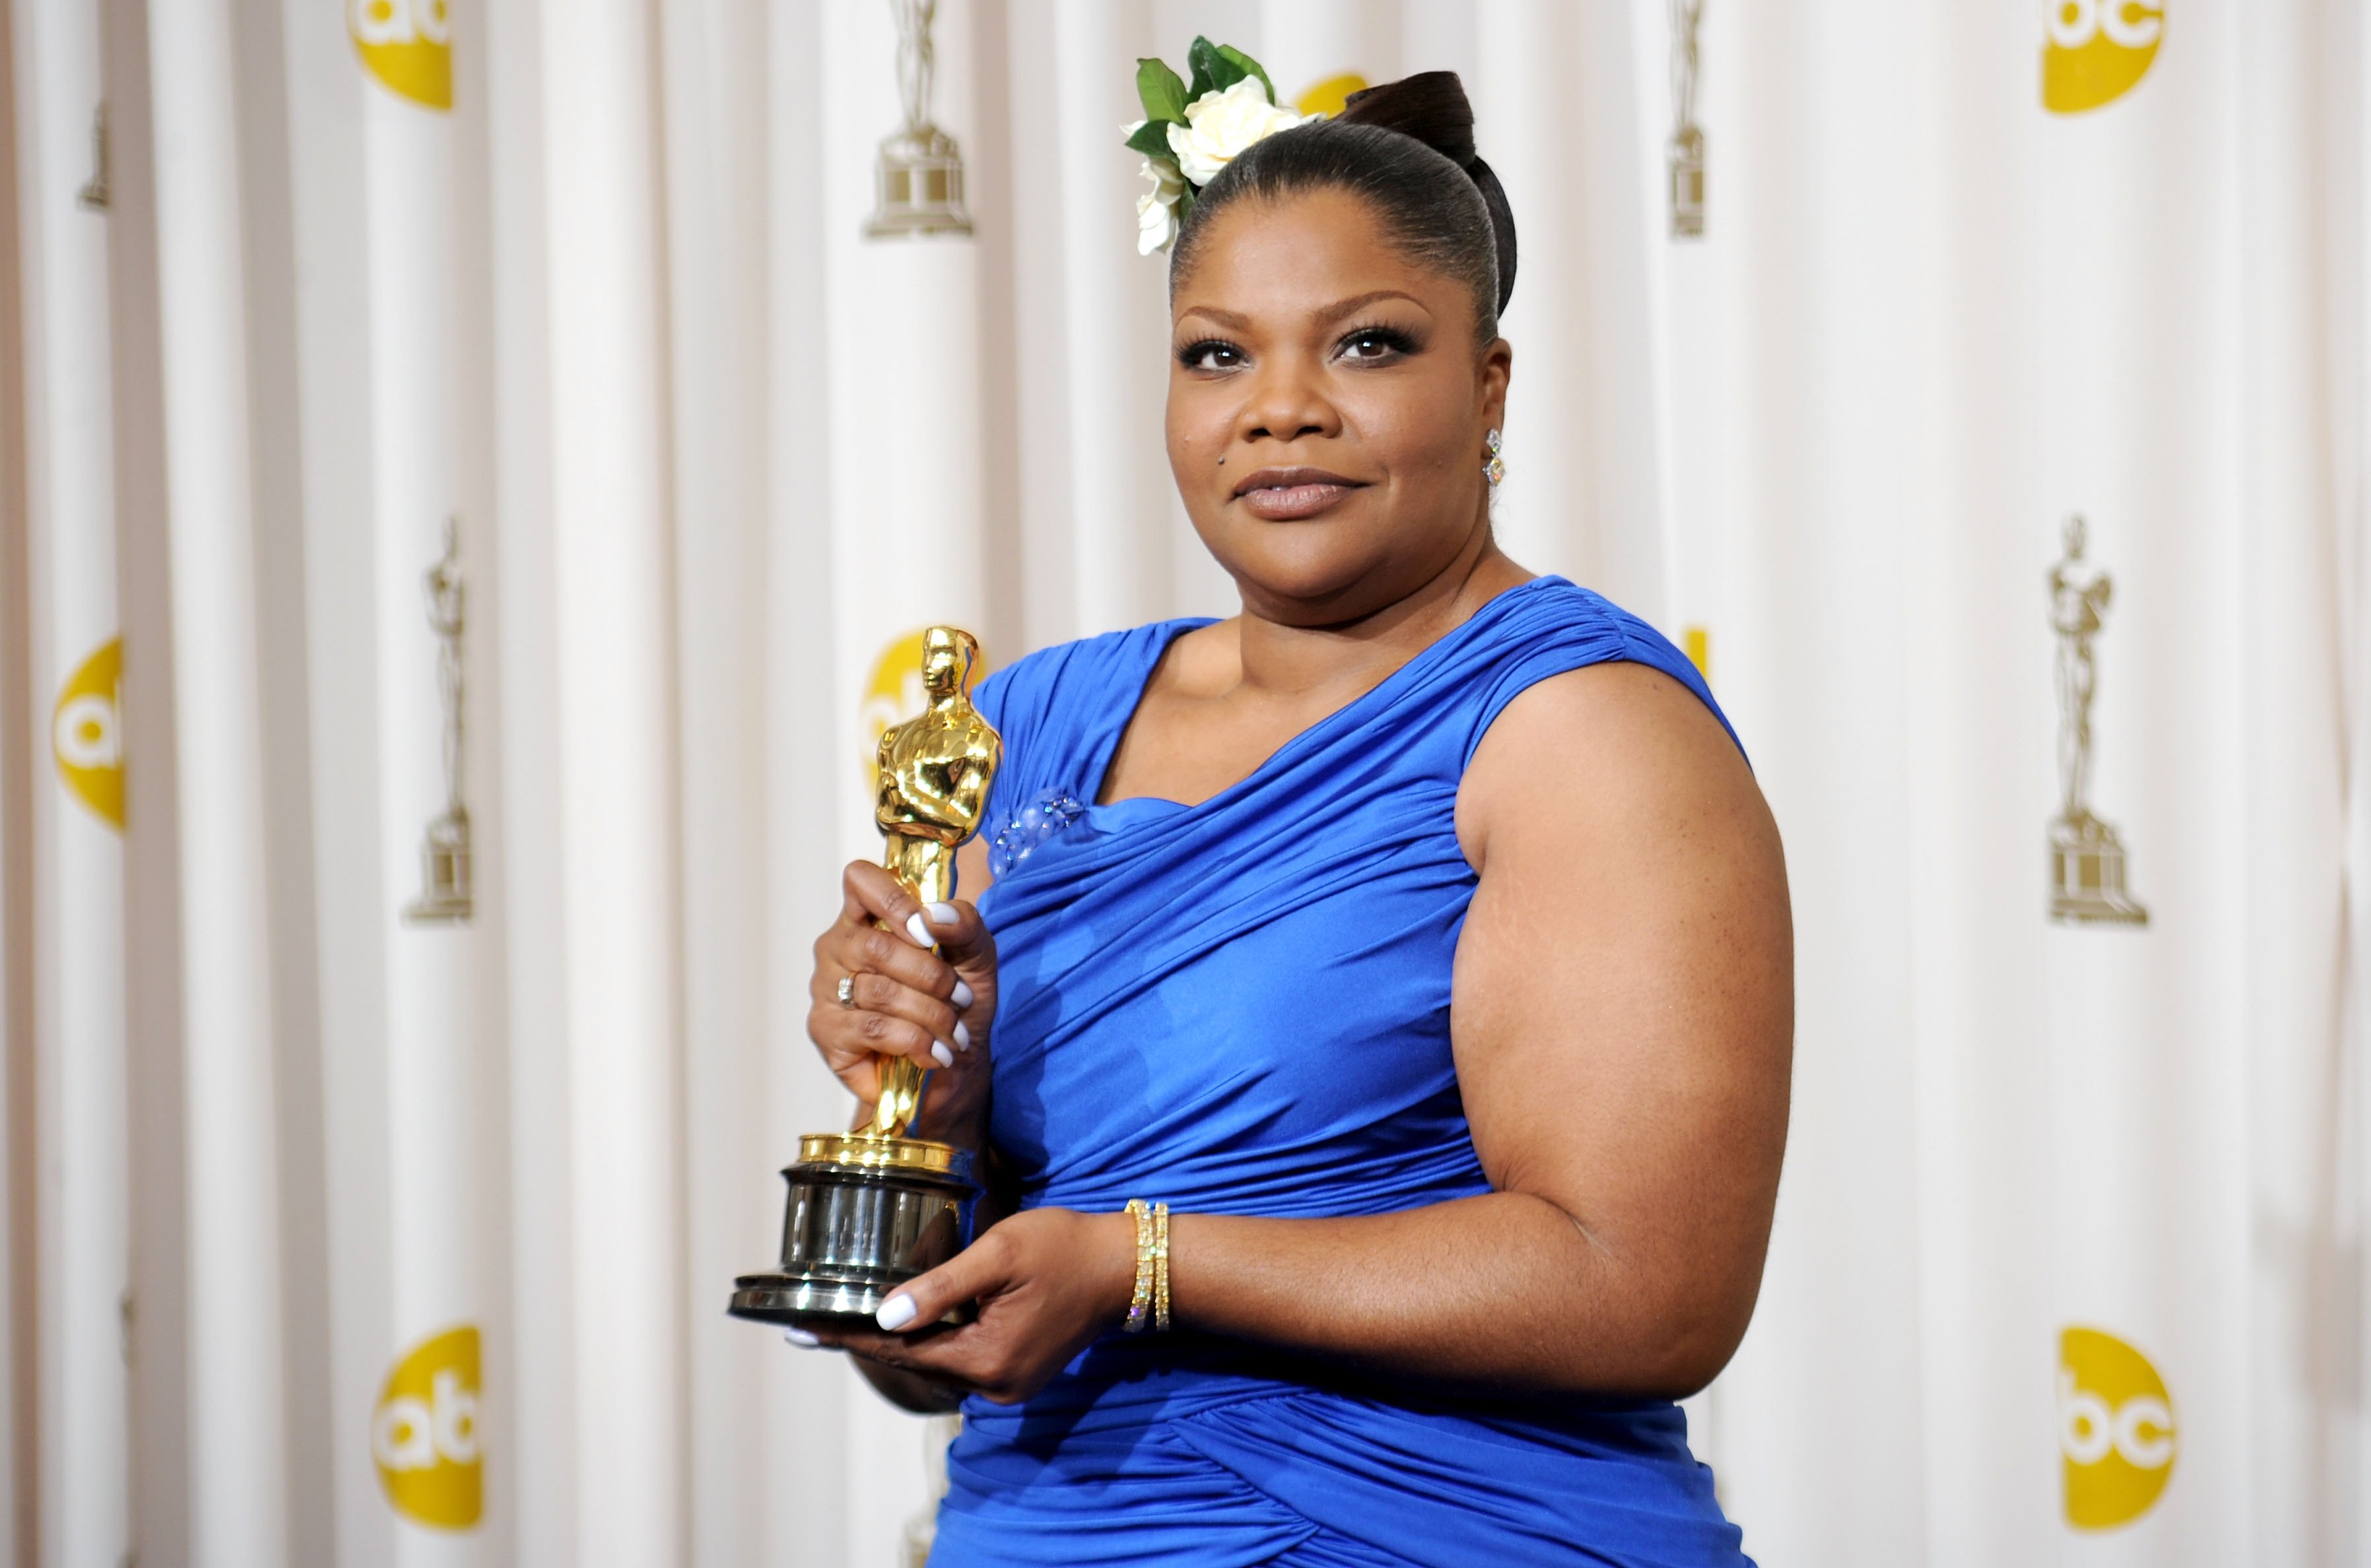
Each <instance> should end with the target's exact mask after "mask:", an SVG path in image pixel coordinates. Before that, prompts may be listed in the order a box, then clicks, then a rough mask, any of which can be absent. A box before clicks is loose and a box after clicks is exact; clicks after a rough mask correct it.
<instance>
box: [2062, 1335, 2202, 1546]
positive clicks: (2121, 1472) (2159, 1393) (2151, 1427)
mask: <svg viewBox="0 0 2371 1568" xmlns="http://www.w3.org/2000/svg"><path fill="white" fill-rule="evenodd" d="M2058 1452H2059V1456H2060V1458H2061V1459H2062V1460H2063V1461H2064V1463H2063V1465H2062V1471H2063V1473H2064V1476H2065V1483H2066V1522H2067V1523H2068V1524H2070V1525H2073V1526H2074V1527H2075V1528H2076V1529H2082V1530H2105V1529H2113V1528H2116V1527H2117V1526H2118V1525H2128V1524H2131V1523H2132V1522H2133V1521H2134V1519H2137V1518H2139V1517H2140V1516H2142V1515H2143V1514H2145V1513H2147V1512H2148V1511H2149V1509H2150V1507H2151V1506H2152V1505H2154V1504H2155V1503H2156V1502H2157V1495H2158V1494H2159V1493H2162V1492H2164V1490H2165V1483H2166V1482H2168V1481H2169V1480H2170V1479H2172V1476H2173V1459H2174V1452H2175V1434H2174V1424H2173V1397H2172V1396H2171V1395H2170V1394H2169V1393H2167V1392H2166V1389H2165V1379H2163V1378H2159V1377H2158V1376H2157V1368H2156V1367H2154V1366H2150V1365H2149V1362H2148V1357H2146V1356H2145V1355H2142V1354H2141V1353H2140V1352H2139V1351H2137V1350H2134V1348H2133V1347H2132V1346H2131V1345H2129V1344H2126V1343H2124V1342H2123V1341H2122V1340H2120V1339H2118V1338H2117V1337H2116V1336H2115V1335H2113V1334H2111V1333H2105V1332H2101V1331H2099V1330H2098V1329H2067V1330H2065V1332H2062V1333H2060V1335H2059V1336H2058Z"/></svg>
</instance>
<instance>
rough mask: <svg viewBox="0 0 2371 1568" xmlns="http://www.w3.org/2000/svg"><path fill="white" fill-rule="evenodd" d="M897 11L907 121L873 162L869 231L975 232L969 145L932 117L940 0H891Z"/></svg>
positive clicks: (878, 235)
mask: <svg viewBox="0 0 2371 1568" xmlns="http://www.w3.org/2000/svg"><path fill="white" fill-rule="evenodd" d="M889 9H890V10H891V11H892V12H893V13H894V14H895V15H896V18H897V97H898V98H899V100H900V102H901V103H902V104H903V105H904V107H905V110H906V123H905V124H904V125H903V126H902V127H900V128H899V129H898V130H897V131H896V133H894V134H891V135H889V136H886V137H885V138H883V139H882V143H881V156H880V161H879V162H877V163H876V164H875V165H874V166H873V187H874V197H875V202H874V206H873V216H872V217H871V218H870V219H868V220H867V221H866V223H865V225H864V236H865V237H866V238H867V239H894V238H896V237H897V236H901V235H921V234H969V233H971V214H970V213H967V212H966V211H965V210H964V166H963V153H962V151H961V150H960V149H959V148H957V147H956V145H955V139H954V137H953V136H950V135H948V134H947V133H945V132H943V131H942V130H940V129H939V128H938V127H937V126H936V125H933V124H931V78H932V76H933V75H934V73H935V69H936V63H937V56H936V52H935V51H934V50H933V49H932V47H931V22H932V21H933V20H934V19H935V18H936V17H937V15H938V9H939V0H889Z"/></svg>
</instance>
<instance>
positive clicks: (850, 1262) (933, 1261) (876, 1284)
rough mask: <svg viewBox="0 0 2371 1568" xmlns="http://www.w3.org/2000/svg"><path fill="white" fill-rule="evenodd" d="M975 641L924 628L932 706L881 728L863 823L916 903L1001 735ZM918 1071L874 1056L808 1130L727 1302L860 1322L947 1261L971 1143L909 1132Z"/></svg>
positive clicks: (935, 874)
mask: <svg viewBox="0 0 2371 1568" xmlns="http://www.w3.org/2000/svg"><path fill="white" fill-rule="evenodd" d="M978 654H979V644H978V642H977V640H975V639H974V638H973V637H972V635H971V634H970V633H969V632H966V631H958V630H956V629H955V628H953V627H944V626H934V627H932V628H931V629H930V631H929V632H928V633H926V634H925V635H924V637H923V639H922V684H923V686H924V688H925V689H926V690H927V691H928V693H929V704H928V706H926V707H925V708H924V709H922V711H921V712H920V713H919V715H917V716H916V717H914V718H912V719H908V720H907V721H905V722H904V723H902V724H894V725H892V726H890V728H889V729H888V730H887V732H885V733H884V734H883V735H882V737H881V751H880V755H879V757H878V762H879V767H880V773H879V781H878V783H877V785H876V787H875V792H874V803H873V819H874V821H875V822H876V823H878V824H879V825H880V828H881V831H882V834H883V835H884V836H885V838H886V839H887V841H888V842H887V847H886V851H885V854H884V855H883V856H882V864H883V865H885V867H887V868H888V870H890V872H891V873H892V874H893V875H895V876H896V879H897V881H898V882H899V883H900V884H901V885H903V886H904V887H905V889H906V891H907V892H908V893H910V894H913V895H914V897H915V898H917V899H919V901H921V902H922V903H925V904H933V903H944V902H945V901H947V900H949V899H952V898H953V897H954V895H955V850H956V849H957V847H960V846H961V845H962V844H963V843H964V841H965V840H966V839H968V838H969V837H970V836H972V835H973V834H974V833H975V832H977V830H978V828H979V822H980V813H982V812H983V811H985V810H986V809H987V805H988V786H989V779H990V778H993V777H994V776H995V773H996V768H997V765H998V763H999V762H1000V761H1001V760H1002V757H1003V751H1004V743H1003V741H1002V740H1001V739H1000V737H999V736H998V735H997V732H995V730H993V729H992V728H990V727H989V722H988V721H987V720H986V719H984V718H982V717H981V716H980V713H979V710H978V709H976V708H974V707H973V706H972V705H971V695H970V687H971V677H972V668H973V666H974V665H975V664H976V663H977V661H978ZM923 1087H924V1074H923V1069H922V1067H921V1066H920V1065H919V1063H917V1062H915V1061H914V1060H913V1059H912V1058H911V1057H907V1056H893V1057H886V1058H885V1059H883V1061H882V1063H881V1098H880V1101H879V1102H878V1103H877V1104H876V1105H875V1106H874V1108H873V1116H872V1118H871V1120H869V1121H868V1122H867V1123H866V1124H864V1125H863V1126H862V1127H859V1128H858V1129H857V1130H856V1131H854V1132H850V1133H810V1134H808V1135H806V1136H804V1137H802V1138H801V1139H800V1140H799V1159H798V1163H797V1164H795V1165H792V1167H790V1168H789V1169H788V1170H784V1171H783V1172H782V1179H783V1180H784V1181H786V1182H789V1183H790V1194H789V1199H788V1205H787V1207H786V1209H785V1211H784V1213H783V1216H782V1261H781V1267H780V1268H778V1269H769V1270H767V1271H765V1272H764V1273H761V1274H743V1275H742V1276H741V1277H740V1278H739V1279H738V1280H736V1281H735V1282H734V1291H733V1300H732V1305H731V1307H730V1309H729V1310H730V1311H731V1312H732V1313H733V1315H734V1316H735V1317H738V1318H751V1319H756V1320H759V1321H761V1322H792V1321H795V1320H798V1319H800V1318H809V1317H851V1318H852V1317H871V1316H872V1315H873V1313H874V1312H876V1311H878V1310H880V1308H881V1303H882V1302H883V1301H884V1300H885V1299H886V1298H887V1297H888V1296H889V1294H890V1292H892V1291H894V1290H896V1288H897V1286H900V1285H903V1284H904V1283H906V1281H908V1280H909V1279H912V1278H913V1277H914V1276H915V1275H917V1274H926V1273H928V1272H929V1271H930V1270H931V1269H934V1268H936V1267H938V1266H939V1265H940V1264H941V1263H943V1262H946V1261H947V1260H948V1259H949V1258H952V1257H954V1255H955V1254H956V1253H957V1252H959V1251H962V1250H963V1248H964V1247H965V1246H966V1244H967V1243H968V1242H969V1241H970V1239H971V1222H972V1208H973V1202H974V1200H975V1198H976V1197H977V1194H978V1191H979V1189H978V1185H977V1182H976V1181H975V1179H974V1176H973V1170H974V1166H975V1162H976V1161H977V1151H976V1150H971V1149H960V1148H956V1147H953V1146H952V1145H949V1144H943V1143H938V1142H935V1141H933V1140H931V1139H929V1138H916V1137H908V1136H905V1134H906V1130H907V1128H908V1126H909V1125H910V1124H912V1122H913V1120H914V1117H915V1114H916V1113H917V1112H918V1111H919V1109H920V1102H921V1097H922V1092H923Z"/></svg>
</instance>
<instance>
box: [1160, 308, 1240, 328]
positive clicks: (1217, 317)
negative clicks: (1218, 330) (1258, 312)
mask: <svg viewBox="0 0 2371 1568" xmlns="http://www.w3.org/2000/svg"><path fill="white" fill-rule="evenodd" d="M1189 316H1207V317H1209V318H1210V319H1211V320H1213V321H1215V322H1217V323H1218V324H1219V325H1220V326H1221V327H1224V328H1227V329H1231V330H1232V331H1237V332H1241V331H1243V329H1246V328H1248V327H1249V326H1251V324H1252V318H1251V317H1248V316H1238V315H1236V314H1235V313H1234V312H1233V311H1232V310H1220V308H1219V307H1218V306H1215V305H1189V306H1186V307H1185V309H1183V310H1181V311H1179V312H1178V313H1177V318H1178V319H1179V320H1180V321H1183V320H1184V319H1185V317H1189Z"/></svg>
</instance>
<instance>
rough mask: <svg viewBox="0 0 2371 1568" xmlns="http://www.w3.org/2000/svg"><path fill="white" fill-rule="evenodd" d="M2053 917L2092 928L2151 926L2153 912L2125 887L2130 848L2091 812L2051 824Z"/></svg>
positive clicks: (2051, 895) (2051, 915)
mask: <svg viewBox="0 0 2371 1568" xmlns="http://www.w3.org/2000/svg"><path fill="white" fill-rule="evenodd" d="M2050 880H2051V891H2050V917H2051V918H2052V919H2053V920H2059V921H2069V922H2074V923H2076V924H2080V925H2087V926H2145V925H2147V924H2148V910H2147V909H2146V908H2145V907H2143V906H2142V905H2141V903H2140V901H2139V900H2137V899H2135V898H2134V897H2133V895H2132V894H2130V893H2128V892H2126V891H2125V889H2124V846H2123V841H2122V839H2120V838H2118V837H2117V836H2116V830H2115V829H2114V828H2112V827H2110V826H2109V825H2108V824H2106V823H2104V822H2101V821H2100V820H2099V818H2098V817H2095V816H2093V815H2091V814H2090V813H2088V812H2086V813H2083V814H2082V816H2081V818H2080V819H2079V820H2076V821H2071V822H2070V821H2068V820H2066V819H2065V818H2063V817H2062V818H2060V819H2059V820H2058V821H2056V822H2054V823H2053V824H2050Z"/></svg>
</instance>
